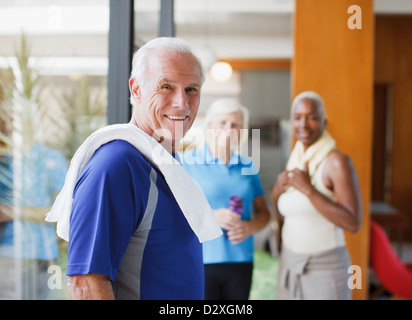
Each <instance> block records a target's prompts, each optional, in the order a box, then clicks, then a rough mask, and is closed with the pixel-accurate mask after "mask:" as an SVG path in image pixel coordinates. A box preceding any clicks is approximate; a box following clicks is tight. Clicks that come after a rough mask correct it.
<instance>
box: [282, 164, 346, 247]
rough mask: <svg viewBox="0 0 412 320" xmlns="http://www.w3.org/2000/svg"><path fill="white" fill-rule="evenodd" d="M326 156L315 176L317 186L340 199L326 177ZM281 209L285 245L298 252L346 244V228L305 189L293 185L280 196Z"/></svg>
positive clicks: (333, 199)
mask: <svg viewBox="0 0 412 320" xmlns="http://www.w3.org/2000/svg"><path fill="white" fill-rule="evenodd" d="M325 163H326V159H325V160H323V161H322V162H321V163H320V164H319V166H318V168H317V170H316V172H315V174H314V175H313V177H312V183H313V185H314V187H315V188H316V189H317V190H318V191H319V192H320V193H322V194H323V195H324V196H326V197H327V198H329V199H331V200H332V201H336V197H335V195H334V193H333V192H332V191H331V190H329V189H328V188H326V187H325V185H324V184H323V181H322V173H323V168H324V166H325ZM278 209H279V212H280V213H281V214H282V215H283V216H284V218H285V219H284V224H283V227H282V242H283V245H284V246H285V247H286V248H287V249H289V250H291V251H293V252H296V253H303V254H314V253H318V252H321V251H326V250H331V249H334V248H337V247H341V246H344V245H345V236H344V233H343V230H342V228H340V227H338V226H336V225H335V224H333V223H332V222H330V221H329V220H328V219H326V218H325V217H323V216H322V214H320V213H319V212H318V211H317V210H316V209H315V207H314V206H313V205H312V203H311V202H310V200H309V198H308V197H307V196H306V195H305V194H303V193H302V192H300V191H298V190H296V189H292V190H288V191H286V192H284V193H282V194H281V195H280V197H279V200H278Z"/></svg>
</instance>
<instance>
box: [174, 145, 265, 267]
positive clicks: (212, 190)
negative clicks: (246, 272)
mask: <svg viewBox="0 0 412 320" xmlns="http://www.w3.org/2000/svg"><path fill="white" fill-rule="evenodd" d="M182 164H183V166H184V168H185V169H186V170H187V171H188V172H189V174H190V176H191V177H192V178H193V179H194V180H195V181H196V182H197V183H198V185H199V186H200V188H201V189H202V191H203V193H204V194H205V196H206V198H207V200H208V202H209V204H210V206H211V208H212V209H219V208H227V206H228V202H229V199H230V196H231V195H233V194H236V195H238V196H240V197H241V198H242V199H243V205H244V210H243V214H242V220H250V219H251V215H252V212H253V200H254V199H255V198H256V197H258V196H261V195H263V194H264V191H263V187H262V184H261V181H260V178H259V175H258V172H257V170H256V167H255V165H254V164H253V162H252V160H251V159H249V158H246V157H243V156H240V155H237V154H235V153H232V155H231V157H230V160H229V163H228V165H226V164H225V163H224V161H223V160H222V159H220V158H215V157H214V156H213V155H212V154H211V153H210V151H209V148H208V146H207V145H205V146H204V147H202V148H199V149H195V150H188V151H185V152H184V153H183V154H182ZM253 255H254V243H253V236H249V237H248V238H246V239H245V240H244V241H242V242H241V243H239V244H235V245H234V244H232V243H231V242H230V241H229V240H228V239H227V238H226V236H225V235H221V236H220V237H218V238H216V239H213V240H210V241H205V242H204V243H203V262H204V264H214V263H231V262H252V261H253Z"/></svg>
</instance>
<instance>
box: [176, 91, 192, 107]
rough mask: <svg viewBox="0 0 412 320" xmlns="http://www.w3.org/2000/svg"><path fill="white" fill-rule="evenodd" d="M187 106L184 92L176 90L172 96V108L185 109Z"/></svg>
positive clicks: (187, 102)
mask: <svg viewBox="0 0 412 320" xmlns="http://www.w3.org/2000/svg"><path fill="white" fill-rule="evenodd" d="M188 105H189V101H188V97H187V94H186V90H184V89H182V90H176V91H175V94H174V96H173V107H175V108H187V107H188Z"/></svg>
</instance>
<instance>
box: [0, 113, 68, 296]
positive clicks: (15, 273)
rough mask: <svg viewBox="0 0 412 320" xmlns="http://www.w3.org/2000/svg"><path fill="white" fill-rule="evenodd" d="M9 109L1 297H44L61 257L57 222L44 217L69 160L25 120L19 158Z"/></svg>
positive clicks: (0, 205)
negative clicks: (51, 267) (52, 268)
mask: <svg viewBox="0 0 412 320" xmlns="http://www.w3.org/2000/svg"><path fill="white" fill-rule="evenodd" d="M5 115H6V114H4V113H2V117H1V120H0V126H1V132H2V133H3V136H2V138H3V139H2V140H3V141H2V143H1V147H2V148H1V149H2V152H1V154H0V224H1V227H0V261H1V262H0V265H1V268H2V272H1V275H0V277H1V280H0V284H1V285H0V299H24V300H27V299H36V300H43V299H46V298H47V297H48V293H49V288H48V286H47V279H48V277H49V275H48V273H47V270H48V267H49V265H51V264H53V263H56V259H57V258H58V257H59V249H58V241H57V237H56V226H55V225H54V224H50V223H46V222H45V221H44V217H45V214H46V213H47V212H48V210H50V208H51V205H52V204H53V201H54V199H55V197H56V195H57V193H58V192H59V191H60V189H61V188H62V186H63V184H64V178H65V175H66V171H67V160H66V158H65V157H64V156H63V155H62V154H60V153H59V152H58V151H56V150H54V149H51V148H49V147H46V146H45V145H44V144H42V143H40V142H36V141H35V139H33V136H34V135H33V133H32V132H31V131H30V128H28V127H30V126H24V127H23V132H19V133H16V134H21V135H23V139H22V141H24V148H23V149H22V150H20V151H21V154H20V157H19V158H20V159H19V161H18V162H17V163H16V162H15V161H14V160H13V154H14V152H12V150H13V149H12V148H13V147H10V142H11V136H12V134H13V132H12V131H13V127H12V122H11V119H10V118H7V117H6V116H5ZM24 130H29V133H27V132H26V133H25V132H24ZM7 137H8V141H6V140H7ZM7 146H8V148H7ZM16 165H18V166H19V167H20V168H19V170H16V169H15V166H16ZM18 185H20V187H19V189H18V190H16V187H17V186H18ZM16 191H17V192H18V194H16ZM17 262H18V264H17ZM18 278H20V279H21V280H20V281H16V279H18Z"/></svg>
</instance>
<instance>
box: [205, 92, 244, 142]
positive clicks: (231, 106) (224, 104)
mask: <svg viewBox="0 0 412 320" xmlns="http://www.w3.org/2000/svg"><path fill="white" fill-rule="evenodd" d="M233 112H238V113H239V114H240V115H241V118H242V125H241V129H249V110H248V109H247V108H246V107H245V106H243V105H242V104H240V102H239V101H238V100H237V99H234V98H220V99H217V100H215V101H214V102H213V103H212V104H211V105H210V107H209V109H208V110H207V111H206V115H205V120H204V129H205V130H207V128H208V126H209V124H210V122H211V121H212V120H213V119H214V117H216V116H218V115H222V114H228V113H233ZM247 138H248V134H247V131H246V130H241V131H240V137H239V142H240V143H243V142H246V141H247Z"/></svg>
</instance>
